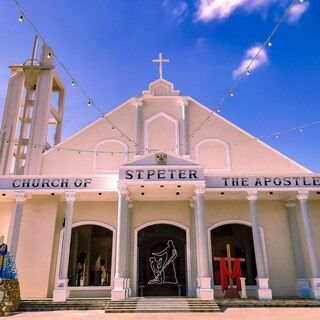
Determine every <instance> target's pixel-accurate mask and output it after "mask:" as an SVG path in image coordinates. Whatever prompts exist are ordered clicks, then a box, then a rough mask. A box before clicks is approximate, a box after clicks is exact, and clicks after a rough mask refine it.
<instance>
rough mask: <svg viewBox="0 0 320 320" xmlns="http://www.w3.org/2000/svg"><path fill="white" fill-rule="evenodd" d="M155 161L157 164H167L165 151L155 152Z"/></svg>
mask: <svg viewBox="0 0 320 320" xmlns="http://www.w3.org/2000/svg"><path fill="white" fill-rule="evenodd" d="M156 163H157V165H166V164H167V155H166V154H165V153H157V154H156Z"/></svg>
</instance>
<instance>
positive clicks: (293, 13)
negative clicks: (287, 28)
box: [288, 2, 310, 23]
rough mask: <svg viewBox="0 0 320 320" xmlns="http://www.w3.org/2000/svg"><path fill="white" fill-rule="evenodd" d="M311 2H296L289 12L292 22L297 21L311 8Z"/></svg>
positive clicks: (289, 19) (289, 18)
mask: <svg viewBox="0 0 320 320" xmlns="http://www.w3.org/2000/svg"><path fill="white" fill-rule="evenodd" d="M309 5H310V4H309V2H303V3H298V4H295V5H294V6H293V7H292V8H291V10H290V11H289V14H288V21H289V22H290V23H294V22H297V21H298V20H299V19H300V17H301V16H302V15H303V14H304V13H305V12H306V11H307V10H308V9H309Z"/></svg>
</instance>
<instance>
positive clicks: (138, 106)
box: [135, 99, 143, 156]
mask: <svg viewBox="0 0 320 320" xmlns="http://www.w3.org/2000/svg"><path fill="white" fill-rule="evenodd" d="M142 106H143V100H142V99H135V107H136V148H135V156H140V155H141V148H142Z"/></svg>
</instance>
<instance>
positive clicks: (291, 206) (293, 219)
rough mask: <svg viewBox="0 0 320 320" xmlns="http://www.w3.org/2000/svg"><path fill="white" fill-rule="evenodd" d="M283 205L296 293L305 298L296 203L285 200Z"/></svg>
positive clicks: (306, 290) (307, 282) (306, 292)
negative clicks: (291, 254) (290, 245)
mask: <svg viewBox="0 0 320 320" xmlns="http://www.w3.org/2000/svg"><path fill="white" fill-rule="evenodd" d="M285 206H286V208H287V217H288V223H289V228H290V237H291V243H292V250H293V257H294V262H295V268H296V274H297V295H298V296H299V297H303V298H307V297H309V296H310V290H309V281H308V279H307V278H306V270H305V265H304V259H303V251H302V247H301V236H300V232H299V227H298V223H297V215H296V210H295V206H296V203H295V202H294V201H287V202H286V203H285Z"/></svg>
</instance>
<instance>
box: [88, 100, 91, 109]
mask: <svg viewBox="0 0 320 320" xmlns="http://www.w3.org/2000/svg"><path fill="white" fill-rule="evenodd" d="M88 107H91V100H90V99H89V101H88Z"/></svg>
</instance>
